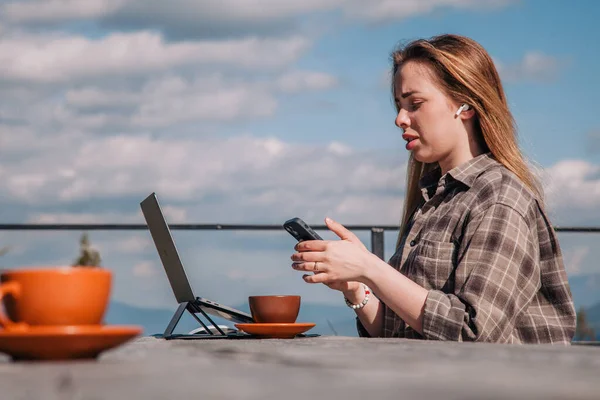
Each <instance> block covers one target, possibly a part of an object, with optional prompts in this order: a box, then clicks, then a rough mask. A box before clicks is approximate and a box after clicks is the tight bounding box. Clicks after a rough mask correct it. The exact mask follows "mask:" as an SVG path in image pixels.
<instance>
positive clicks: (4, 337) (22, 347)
mask: <svg viewBox="0 0 600 400" xmlns="http://www.w3.org/2000/svg"><path fill="white" fill-rule="evenodd" d="M141 332H142V328H141V327H138V326H118V325H115V326H110V325H73V326H35V327H31V328H30V329H28V330H26V331H5V330H0V352H2V353H6V354H8V355H10V356H11V357H12V359H13V360H67V359H87V358H96V357H98V355H99V354H100V353H101V352H103V351H105V350H108V349H111V348H114V347H117V346H119V345H121V344H123V343H125V342H126V341H128V340H130V339H133V338H134V337H136V336H138V335H139V334H140V333H141Z"/></svg>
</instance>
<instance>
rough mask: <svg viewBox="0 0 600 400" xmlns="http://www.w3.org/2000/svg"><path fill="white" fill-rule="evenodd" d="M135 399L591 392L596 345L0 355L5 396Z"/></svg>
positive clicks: (173, 346)
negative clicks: (92, 356) (36, 357)
mask: <svg viewBox="0 0 600 400" xmlns="http://www.w3.org/2000/svg"><path fill="white" fill-rule="evenodd" d="M135 398H143V399H190V398H195V399H201V398H211V399H305V400H308V399H324V398H335V399H337V400H346V399H361V400H364V399H376V400H380V399H411V398H415V399H416V398H418V399H429V398H439V399H462V400H464V399H509V398H519V399H599V398H600V347H593V346H568V347H564V346H549V345H526V346H521V345H493V344H473V343H462V344H461V343H441V342H425V341H415V340H405V339H365V338H354V337H339V336H337V337H336V336H323V337H316V338H299V339H291V340H279V339H269V340H257V339H236V340H170V341H167V340H164V339H156V338H153V337H142V338H139V339H137V340H135V341H132V342H129V343H128V344H126V345H124V346H121V347H119V348H117V349H114V350H111V351H108V352H105V353H103V354H102V355H101V356H100V357H99V359H98V360H96V361H70V362H11V361H10V359H9V358H8V357H5V356H4V355H0V399H3V400H5V399H36V400H37V399H50V400H53V399H89V400H92V399H135Z"/></svg>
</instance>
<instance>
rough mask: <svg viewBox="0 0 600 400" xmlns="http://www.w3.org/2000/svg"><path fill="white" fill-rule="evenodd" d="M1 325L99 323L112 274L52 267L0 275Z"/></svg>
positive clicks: (21, 327) (19, 327)
mask: <svg viewBox="0 0 600 400" xmlns="http://www.w3.org/2000/svg"><path fill="white" fill-rule="evenodd" d="M0 282H1V284H0V299H2V301H3V303H4V308H5V309H6V314H4V312H3V311H2V308H1V307H0V327H2V328H4V329H6V330H25V329H28V328H29V327H30V326H41V325H46V326H48V325H98V324H101V323H102V322H103V318H104V313H105V312H106V308H107V306H108V300H109V297H110V291H111V285H112V274H111V272H110V271H109V270H107V269H104V268H98V267H94V268H90V267H51V268H35V269H21V270H12V271H3V272H2V273H1V274H0Z"/></svg>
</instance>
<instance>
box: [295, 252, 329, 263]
mask: <svg viewBox="0 0 600 400" xmlns="http://www.w3.org/2000/svg"><path fill="white" fill-rule="evenodd" d="M290 258H291V259H292V261H312V262H315V261H323V259H324V258H325V257H324V256H323V253H321V252H315V251H308V252H305V253H294V254H292V256H291V257H290Z"/></svg>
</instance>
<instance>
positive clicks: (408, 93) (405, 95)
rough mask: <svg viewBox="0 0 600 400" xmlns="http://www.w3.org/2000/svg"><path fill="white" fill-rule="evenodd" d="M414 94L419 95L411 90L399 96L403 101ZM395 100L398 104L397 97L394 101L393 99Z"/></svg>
mask: <svg viewBox="0 0 600 400" xmlns="http://www.w3.org/2000/svg"><path fill="white" fill-rule="evenodd" d="M415 93H419V92H418V91H417V90H411V91H410V92H404V93H402V94H401V95H400V97H402V98H403V99H405V98H407V97H409V96H412V95H413V94H415ZM395 100H396V102H398V101H399V99H398V98H397V97H396V99H395Z"/></svg>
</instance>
